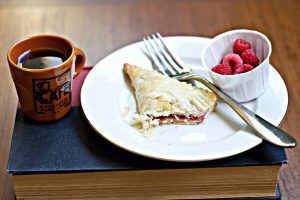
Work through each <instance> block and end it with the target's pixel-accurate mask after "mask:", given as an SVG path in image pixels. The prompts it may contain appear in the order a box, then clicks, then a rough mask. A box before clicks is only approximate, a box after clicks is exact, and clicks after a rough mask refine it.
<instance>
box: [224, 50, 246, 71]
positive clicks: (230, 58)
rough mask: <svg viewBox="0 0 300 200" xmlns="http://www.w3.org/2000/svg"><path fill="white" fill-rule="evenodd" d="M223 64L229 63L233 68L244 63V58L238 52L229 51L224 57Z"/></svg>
mask: <svg viewBox="0 0 300 200" xmlns="http://www.w3.org/2000/svg"><path fill="white" fill-rule="evenodd" d="M222 64H229V65H230V66H231V67H232V68H233V67H235V66H236V65H240V64H243V60H242V58H241V57H240V56H239V55H238V54H234V53H229V54H226V55H225V56H224V57H223V60H222Z"/></svg>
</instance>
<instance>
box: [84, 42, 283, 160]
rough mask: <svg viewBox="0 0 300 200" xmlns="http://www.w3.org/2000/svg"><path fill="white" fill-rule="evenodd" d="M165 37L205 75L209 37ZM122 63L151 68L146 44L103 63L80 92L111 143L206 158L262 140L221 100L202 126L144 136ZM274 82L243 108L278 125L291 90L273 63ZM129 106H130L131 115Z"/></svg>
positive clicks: (166, 156) (165, 155) (157, 154)
mask: <svg viewBox="0 0 300 200" xmlns="http://www.w3.org/2000/svg"><path fill="white" fill-rule="evenodd" d="M165 40H166V42H167V44H168V45H169V46H170V47H171V48H172V49H173V50H174V51H175V53H177V54H178V55H179V57H181V59H182V60H183V61H184V62H185V63H186V64H188V66H190V67H191V68H193V69H194V70H198V71H199V73H201V74H202V75H203V76H206V73H204V71H203V68H202V67H201V61H200V55H201V51H202V49H203V47H204V46H205V45H206V44H207V42H208V41H209V40H210V39H208V38H201V37H167V38H165ZM124 63H131V64H135V65H138V66H142V67H144V68H148V69H152V66H151V62H150V61H149V59H148V58H147V56H146V52H145V49H144V44H143V43H142V42H139V43H135V44H132V45H129V46H126V47H124V48H122V49H120V50H118V51H116V52H114V53H112V54H111V55H109V56H108V57H106V58H105V59H103V60H102V61H100V62H99V63H98V64H97V65H96V66H95V67H94V68H93V69H92V70H91V72H90V73H89V74H88V76H87V77H86V79H85V81H84V84H83V87H82V90H81V105H82V108H83V111H84V113H85V115H86V118H87V119H88V121H89V122H90V124H91V126H92V127H93V128H94V129H95V130H96V131H97V132H98V133H99V134H100V135H102V136H103V137H104V138H106V139H107V140H108V141H110V142H112V143H113V144H115V145H117V146H119V147H121V148H123V149H126V150H128V151H131V152H133V153H137V154H139V155H143V156H147V157H151V158H156V159H162V160H170V161H205V160H213V159H219V158H224V157H228V156H232V155H235V154H238V153H241V152H243V151H246V150H248V149H250V148H252V147H254V146H256V145H258V144H259V143H261V142H262V140H261V139H260V138H259V137H257V136H256V135H255V134H254V133H253V132H251V130H250V129H249V128H248V126H245V123H244V122H243V121H242V120H241V119H240V118H239V117H238V116H237V115H236V114H235V113H234V112H233V111H232V110H231V109H230V108H229V107H228V106H227V105H226V104H225V103H223V102H218V106H217V108H216V110H215V112H213V113H212V114H211V115H210V116H209V117H208V118H206V119H205V120H204V122H203V123H201V124H200V125H164V126H159V127H156V128H155V129H154V130H153V133H151V134H150V136H149V137H145V134H141V133H140V132H139V131H138V130H137V129H136V128H135V127H133V126H131V125H130V124H129V122H128V121H129V118H130V115H133V113H134V112H136V102H135V98H134V93H133V89H132V87H131V84H130V81H129V79H128V78H127V76H125V75H124V73H123V64H124ZM270 83H271V84H270V86H269V88H268V89H267V91H266V92H265V93H264V94H263V95H262V96H260V97H259V98H258V99H256V100H254V101H251V102H249V103H246V104H245V106H247V107H248V108H249V109H251V110H253V111H254V112H256V113H257V114H259V115H260V116H262V117H264V118H265V119H267V120H268V121H270V122H271V123H273V124H274V125H279V123H280V122H281V120H282V119H283V118H284V115H285V113H286V110H287V105H288V94H287V89H286V86H285V84H284V81H283V80H282V78H281V77H280V75H279V74H278V72H277V71H276V70H275V69H274V68H273V67H272V66H271V67H270ZM126 108H130V109H129V112H128V113H127V111H126ZM126 114H127V115H126ZM125 115H126V116H125Z"/></svg>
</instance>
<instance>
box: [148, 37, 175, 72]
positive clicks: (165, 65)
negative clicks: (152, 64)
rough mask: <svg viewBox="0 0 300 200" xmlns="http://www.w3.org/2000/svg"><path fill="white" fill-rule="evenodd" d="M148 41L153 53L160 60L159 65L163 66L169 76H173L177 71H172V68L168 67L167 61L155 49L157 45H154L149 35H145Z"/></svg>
mask: <svg viewBox="0 0 300 200" xmlns="http://www.w3.org/2000/svg"><path fill="white" fill-rule="evenodd" d="M147 39H148V42H149V44H150V45H149V46H151V48H152V50H153V53H154V54H155V56H156V58H157V59H158V60H159V61H160V65H162V66H163V68H164V69H165V71H166V72H167V73H168V72H169V73H170V75H171V76H175V75H176V74H177V73H176V72H175V71H174V69H172V67H170V65H169V63H168V62H167V61H166V59H165V58H164V57H163V56H162V54H161V53H160V52H159V50H158V49H157V48H158V47H156V46H154V45H153V44H152V42H151V38H150V37H149V36H147Z"/></svg>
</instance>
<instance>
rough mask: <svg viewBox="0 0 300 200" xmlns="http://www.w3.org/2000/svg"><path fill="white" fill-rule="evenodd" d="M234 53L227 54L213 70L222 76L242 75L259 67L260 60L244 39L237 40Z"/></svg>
mask: <svg viewBox="0 0 300 200" xmlns="http://www.w3.org/2000/svg"><path fill="white" fill-rule="evenodd" d="M232 49H233V53H228V54H226V55H225V56H224V57H223V59H222V63H221V64H218V65H216V66H214V67H213V68H212V69H211V70H212V71H214V72H216V73H218V74H222V75H232V74H241V73H245V72H248V71H251V70H252V69H254V68H255V67H256V66H258V65H259V58H258V57H257V56H256V55H255V53H254V51H253V50H251V44H250V43H249V42H247V41H245V40H243V39H237V40H235V42H234V44H233V47H232Z"/></svg>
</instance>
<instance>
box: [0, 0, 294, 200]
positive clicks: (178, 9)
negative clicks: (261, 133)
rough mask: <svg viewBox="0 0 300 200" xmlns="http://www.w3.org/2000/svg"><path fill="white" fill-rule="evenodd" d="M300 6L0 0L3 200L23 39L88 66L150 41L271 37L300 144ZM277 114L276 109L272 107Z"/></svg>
mask: <svg viewBox="0 0 300 200" xmlns="http://www.w3.org/2000/svg"><path fill="white" fill-rule="evenodd" d="M299 10H300V1H297V0H294V1H292V0H286V1H283V0H264V1H260V0H253V1H247V0H214V1H210V0H199V1H196V0H194V1H193V0H186V1H177V0H153V1H151V0H144V1H142V0H126V1H125V0H122V1H121V0H120V1H117V0H111V1H109V0H103V1H96V0H90V1H83V0H82V1H80V0H75V1H71V0H66V1H59V0H57V1H49V0H47V1H46V0H44V1H30V2H27V1H16V0H12V1H0V40H1V45H0V50H1V54H0V55H1V57H0V63H1V65H0V110H1V113H0V170H1V171H0V198H1V199H14V192H13V186H12V179H11V175H9V174H7V172H6V166H7V160H8V155H9V149H10V142H11V136H12V132H13V126H14V117H15V110H16V106H17V95H16V91H15V88H14V85H13V82H12V79H11V76H10V73H9V69H8V65H7V61H6V52H7V50H8V48H9V47H10V46H11V45H12V44H13V43H15V42H17V41H18V40H20V39H22V38H24V37H27V36H30V35H34V34H40V33H53V34H59V35H63V36H66V37H68V38H70V39H71V40H72V41H74V43H75V44H76V45H77V46H78V47H80V48H82V49H83V50H84V51H85V52H86V54H87V58H88V60H87V65H93V64H95V63H97V62H98V61H99V60H101V59H102V58H104V57H105V56H107V55H108V54H110V53H111V52H113V51H114V50H116V49H118V48H120V47H123V46H125V45H127V44H130V43H132V42H136V41H139V40H141V38H142V37H143V36H145V35H148V34H150V33H153V32H156V31H158V32H160V33H162V34H163V35H165V36H166V35H193V36H204V37H213V36H215V35H217V34H219V33H222V32H224V31H227V30H231V29H237V28H247V29H256V30H258V31H261V32H263V33H265V34H266V35H267V36H268V37H269V38H270V40H271V42H272V44H273V53H272V56H271V63H272V64H273V66H274V67H275V68H276V69H277V70H278V72H279V73H280V74H281V76H282V77H283V79H284V80H285V83H286V85H287V88H288V91H289V109H288V112H287V115H286V118H285V120H284V121H283V123H282V125H281V128H282V129H284V130H286V131H287V132H290V133H291V134H292V135H293V136H294V137H296V138H297V140H298V141H300V122H299V120H300V117H299V116H300V106H299V105H298V104H299V102H300V95H299V94H300V67H299V65H300V56H299V55H300V54H299V52H300V37H299V36H300V26H299V20H300V17H299ZM274 109H276V108H274ZM299 150H300V146H299V145H298V146H297V147H296V148H293V149H287V150H286V152H287V155H288V159H289V163H288V165H287V166H284V167H283V168H282V170H281V173H280V186H281V191H282V194H283V199H291V200H292V199H300V151H299Z"/></svg>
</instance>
